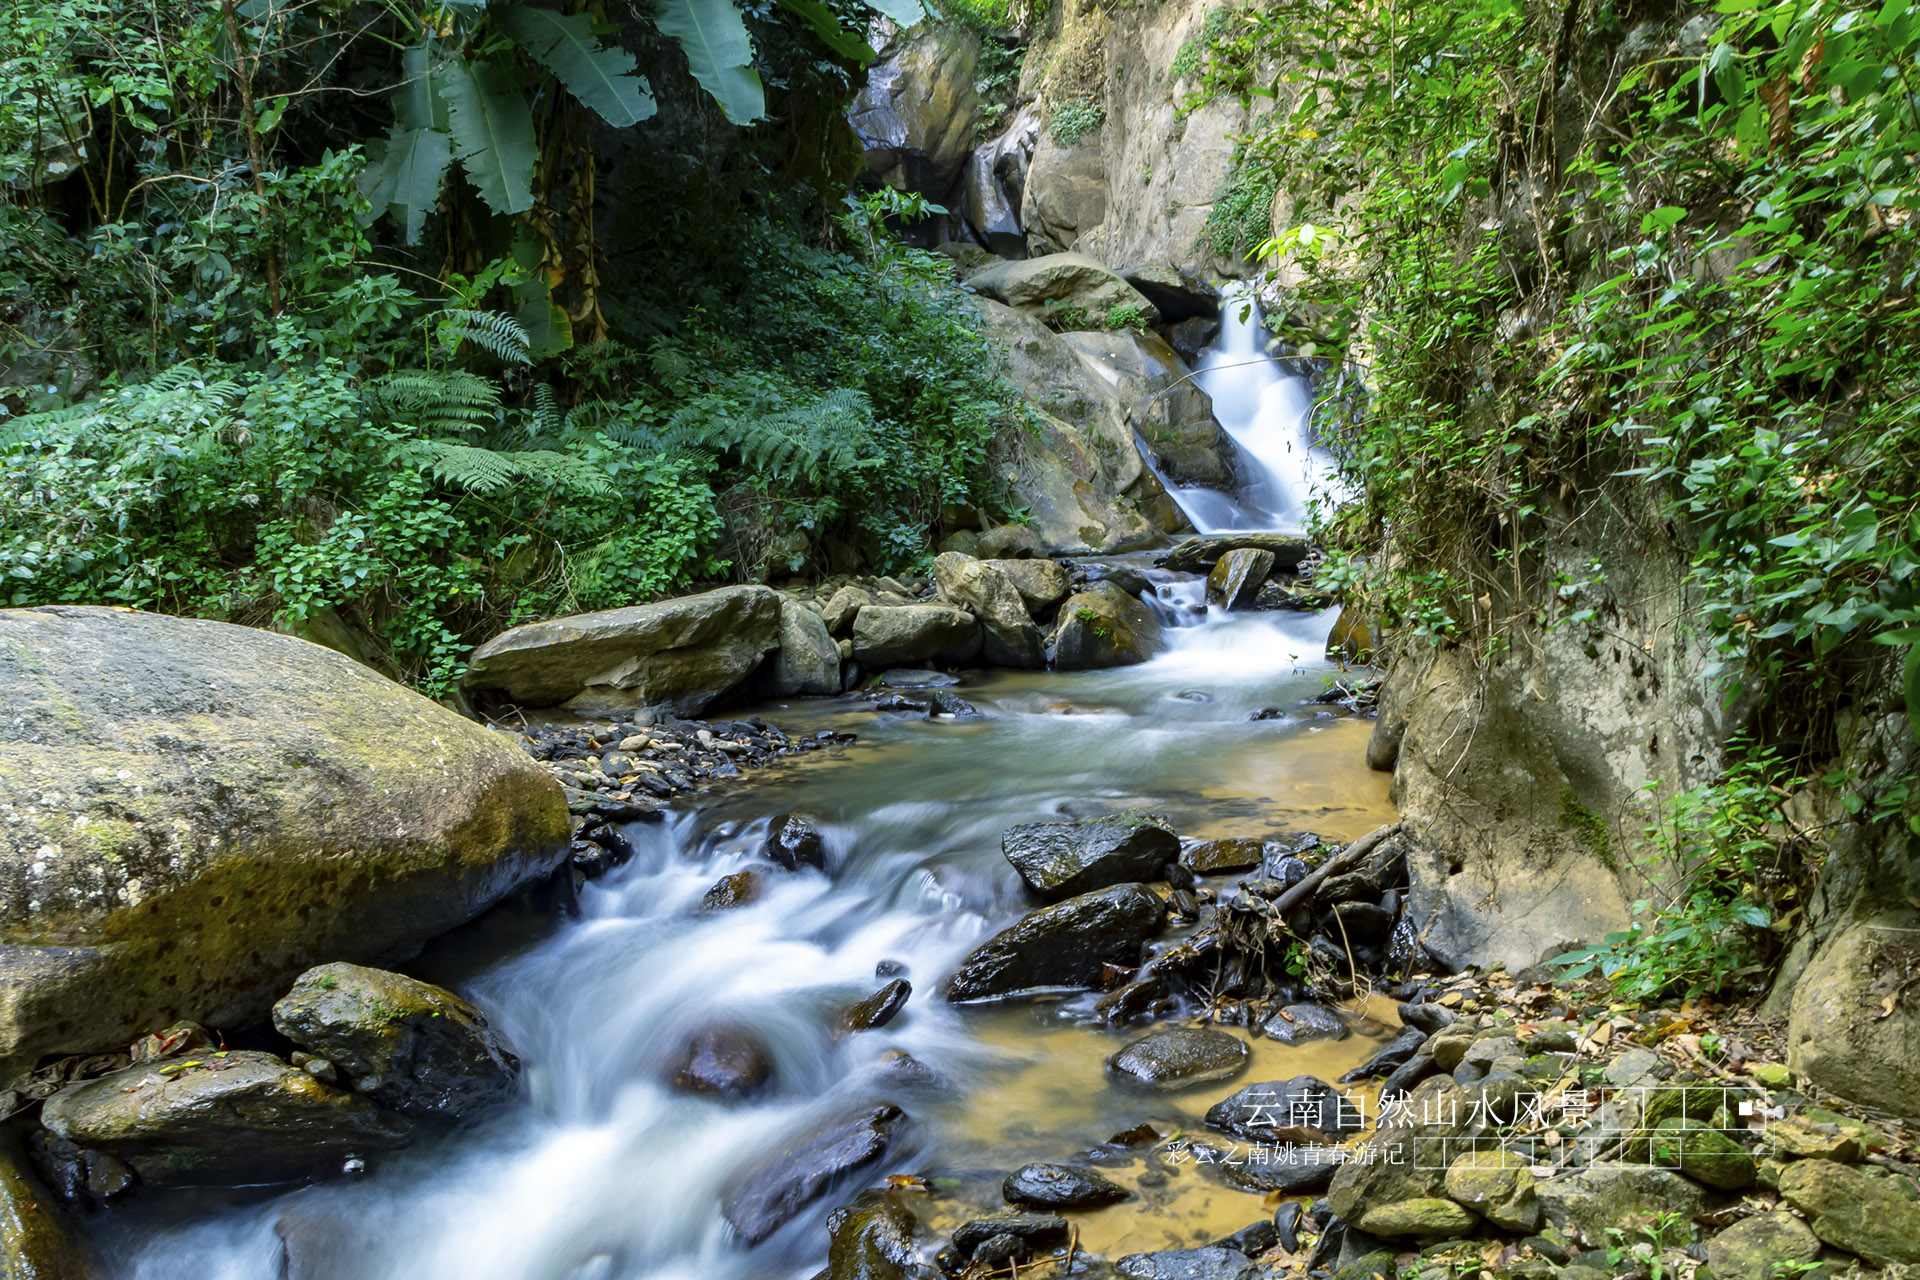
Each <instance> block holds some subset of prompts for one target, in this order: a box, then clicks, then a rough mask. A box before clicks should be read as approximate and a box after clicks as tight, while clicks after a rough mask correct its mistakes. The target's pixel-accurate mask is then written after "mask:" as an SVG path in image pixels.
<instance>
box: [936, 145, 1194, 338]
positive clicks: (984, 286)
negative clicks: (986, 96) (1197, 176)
mask: <svg viewBox="0 0 1920 1280" xmlns="http://www.w3.org/2000/svg"><path fill="white" fill-rule="evenodd" d="M1033 180H1034V181H1037V180H1038V174H1037V172H1036V173H1035V175H1033ZM1028 189H1029V190H1032V189H1033V188H1032V186H1031V185H1029V188H1028ZM967 285H968V286H969V287H970V288H972V289H974V290H976V291H978V292H980V293H983V294H985V295H986V296H987V297H989V298H992V299H993V300H994V301H995V302H1004V303H1006V304H1007V305H1008V306H1010V307H1012V308H1013V309H1014V310H1015V311H1018V312H1019V313H1020V314H1021V315H1024V316H1027V317H1028V318H1030V319H1034V320H1040V319H1044V318H1045V317H1046V315H1047V312H1048V307H1049V306H1052V307H1078V308H1079V309H1080V310H1081V311H1083V312H1084V313H1086V314H1087V315H1088V316H1090V317H1092V318H1093V319H1094V320H1095V321H1100V320H1104V319H1106V318H1107V317H1109V316H1111V315H1112V313H1113V312H1114V311H1115V310H1117V309H1121V308H1128V309H1130V311H1131V314H1133V315H1135V316H1138V317H1140V318H1142V319H1143V320H1145V321H1146V323H1148V324H1152V323H1154V322H1155V321H1157V320H1158V319H1159V318H1160V312H1159V311H1158V310H1157V309H1156V308H1155V307H1154V305H1153V304H1152V303H1151V302H1148V301H1147V298H1146V295H1145V294H1143V293H1141V292H1140V291H1139V290H1138V289H1136V288H1134V287H1133V286H1132V285H1130V284H1128V283H1127V282H1126V281H1125V280H1122V279H1121V278H1120V277H1119V276H1118V275H1117V274H1115V273H1114V272H1113V271H1111V270H1109V269H1108V268H1107V266H1106V264H1105V263H1101V262H1095V261H1094V260H1093V259H1092V258H1089V257H1087V256H1085V255H1084V254H1078V253H1050V254H1048V255H1047V256H1046V257H1044V258H1028V259H1026V260H1025V261H1023V262H996V263H994V264H993V265H992V266H990V267H986V268H984V269H982V270H980V271H976V272H974V273H973V274H972V275H970V276H968V277H967Z"/></svg>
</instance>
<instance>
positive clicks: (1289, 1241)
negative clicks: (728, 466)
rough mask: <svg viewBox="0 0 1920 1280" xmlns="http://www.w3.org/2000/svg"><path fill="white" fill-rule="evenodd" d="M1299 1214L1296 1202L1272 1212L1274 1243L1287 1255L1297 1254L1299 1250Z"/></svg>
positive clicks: (1290, 1202)
mask: <svg viewBox="0 0 1920 1280" xmlns="http://www.w3.org/2000/svg"><path fill="white" fill-rule="evenodd" d="M1300 1213H1301V1210H1300V1205H1299V1203H1298V1202H1296V1201H1288V1202H1287V1203H1286V1204H1283V1205H1281V1206H1280V1207H1279V1208H1278V1209H1275V1210H1274V1211H1273V1230H1274V1240H1275V1243H1277V1244H1278V1245H1279V1246H1280V1247H1281V1248H1282V1249H1285V1250H1286V1251H1287V1252H1288V1253H1295V1252H1298V1251H1299V1248H1300Z"/></svg>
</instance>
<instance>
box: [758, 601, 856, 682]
mask: <svg viewBox="0 0 1920 1280" xmlns="http://www.w3.org/2000/svg"><path fill="white" fill-rule="evenodd" d="M771 668H772V669H771V671H770V672H769V673H768V675H769V684H768V692H770V693H772V694H774V695H775V696H776V697H791V696H793V695H796V694H824V693H838V692H840V649H839V646H837V645H836V644H834V642H833V636H832V635H831V634H829V633H828V631H827V624H826V623H825V622H824V621H823V620H822V619H821V616H820V615H819V614H817V613H815V612H814V611H813V610H811V609H809V608H807V607H806V606H805V605H802V604H801V603H800V602H799V601H797V600H788V599H785V598H784V597H783V598H782V599H781V601H780V648H779V651H778V652H776V653H775V654H774V656H773V662H772V663H771Z"/></svg>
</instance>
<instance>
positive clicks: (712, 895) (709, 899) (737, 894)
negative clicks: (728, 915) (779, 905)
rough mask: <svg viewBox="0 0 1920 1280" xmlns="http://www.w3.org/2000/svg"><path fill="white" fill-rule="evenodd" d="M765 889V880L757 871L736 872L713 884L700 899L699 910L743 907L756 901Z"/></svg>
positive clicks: (722, 909)
mask: <svg viewBox="0 0 1920 1280" xmlns="http://www.w3.org/2000/svg"><path fill="white" fill-rule="evenodd" d="M765 887H766V879H765V877H763V876H762V875H761V874H760V873H759V872H758V871H736V872H734V873H733V874H732V875H730V876H722V877H721V878H720V879H719V880H717V881H715V882H714V885H713V887H712V888H711V889H708V890H707V893H706V896H705V897H703V898H701V899H700V908H701V910H703V911H725V910H726V909H727V908H729V907H744V906H746V905H747V904H748V903H749V902H753V901H756V900H757V899H758V898H759V897H760V893H761V890H762V889H764V888H765Z"/></svg>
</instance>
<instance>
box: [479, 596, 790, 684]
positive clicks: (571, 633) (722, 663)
mask: <svg viewBox="0 0 1920 1280" xmlns="http://www.w3.org/2000/svg"><path fill="white" fill-rule="evenodd" d="M779 644H780V596H779V594H778V593H777V592H774V591H771V590H769V589H768V588H766V587H756V586H747V587H722V588H721V589H720V590H718V591H704V592H701V593H700V594H699V595H692V596H682V597H680V598H679V599H677V600H662V601H660V602H659V603H658V604H643V605H637V606H635V607H633V608H631V609H608V610H605V611H603V612H600V613H580V614H574V615H573V616H571V617H566V618H555V619H553V620H552V621H549V622H530V623H528V624H526V625H525V626H522V627H515V628H513V629H512V630H511V631H504V632H502V633H501V634H499V635H497V636H495V637H494V638H493V639H491V640H489V641H487V642H486V643H485V644H483V645H481V646H480V647H479V648H478V649H476V650H474V653H473V659H472V661H471V662H470V663H469V665H468V667H467V676H466V685H467V688H469V689H473V690H476V691H477V690H485V689H499V690H501V691H503V692H504V693H505V694H506V695H507V696H508V697H509V698H511V699H513V700H514V701H515V702H521V703H525V704H527V705H528V706H535V707H546V706H552V705H554V704H555V703H564V704H566V706H567V708H568V709H569V710H572V711H575V712H578V713H579V714H581V715H585V716H607V715H630V714H632V713H634V712H636V711H660V710H670V711H672V712H673V713H674V714H675V715H682V716H692V715H698V714H699V713H700V712H702V711H704V710H706V709H707V708H708V707H709V706H711V705H712V704H713V702H714V701H715V700H716V699H717V698H719V697H720V696H721V695H722V694H725V693H728V692H730V691H732V690H733V689H734V688H736V687H738V686H739V684H740V683H741V682H742V681H743V680H745V679H746V678H747V676H748V675H749V674H750V673H751V672H752V671H753V669H754V668H755V667H757V666H759V665H760V660H761V659H762V658H764V657H766V656H767V654H769V653H771V652H773V650H774V649H775V648H777V647H778V646H779Z"/></svg>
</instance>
